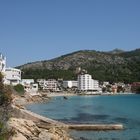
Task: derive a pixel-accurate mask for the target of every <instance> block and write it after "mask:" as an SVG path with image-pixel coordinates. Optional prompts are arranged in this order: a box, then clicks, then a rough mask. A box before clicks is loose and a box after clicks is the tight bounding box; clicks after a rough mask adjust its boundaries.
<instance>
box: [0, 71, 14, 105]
mask: <svg viewBox="0 0 140 140" xmlns="http://www.w3.org/2000/svg"><path fill="white" fill-rule="evenodd" d="M11 95H12V90H11V87H10V86H5V85H4V84H3V75H2V74H1V73H0V105H3V104H6V105H7V104H9V103H11V101H12V96H11Z"/></svg>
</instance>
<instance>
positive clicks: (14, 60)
mask: <svg viewBox="0 0 140 140" xmlns="http://www.w3.org/2000/svg"><path fill="white" fill-rule="evenodd" d="M114 48H119V49H123V50H126V51H127V50H128V51H129V50H133V49H136V48H140V0H0V52H2V53H3V54H4V55H5V56H6V57H7V62H8V66H18V65H21V64H24V63H27V62H33V61H37V60H46V59H47V60H48V59H52V58H55V57H57V56H60V55H63V54H67V53H71V52H73V51H77V50H99V51H109V50H112V49H114Z"/></svg>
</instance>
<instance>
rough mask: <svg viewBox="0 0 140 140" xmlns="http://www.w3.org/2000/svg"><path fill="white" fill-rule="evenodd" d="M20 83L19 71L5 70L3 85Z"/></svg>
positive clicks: (13, 69)
mask: <svg viewBox="0 0 140 140" xmlns="http://www.w3.org/2000/svg"><path fill="white" fill-rule="evenodd" d="M20 82H21V70H19V69H15V68H10V67H9V68H5V71H4V84H7V85H14V86H15V85H17V84H20Z"/></svg>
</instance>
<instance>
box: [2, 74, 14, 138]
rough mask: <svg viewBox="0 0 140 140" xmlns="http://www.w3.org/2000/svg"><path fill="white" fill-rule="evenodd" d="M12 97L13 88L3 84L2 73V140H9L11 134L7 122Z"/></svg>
mask: <svg viewBox="0 0 140 140" xmlns="http://www.w3.org/2000/svg"><path fill="white" fill-rule="evenodd" d="M11 95H12V90H11V87H10V86H5V85H4V84H3V75H2V74H1V73H0V140H7V139H8V137H9V135H10V134H11V133H9V132H8V131H7V129H6V128H5V122H6V121H7V120H8V118H9V114H10V110H9V107H10V103H11V101H12V96H11Z"/></svg>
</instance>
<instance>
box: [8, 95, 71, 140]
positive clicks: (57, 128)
mask: <svg viewBox="0 0 140 140" xmlns="http://www.w3.org/2000/svg"><path fill="white" fill-rule="evenodd" d="M49 100H50V97H47V96H46V97H43V96H34V97H29V96H27V95H26V96H25V97H20V96H14V98H13V101H12V104H11V106H12V114H11V117H10V119H9V120H8V122H7V128H8V131H9V132H12V136H11V137H10V140H72V138H70V136H69V134H68V127H67V125H65V124H63V123H61V122H57V121H55V120H52V119H49V118H46V117H43V116H40V115H38V114H35V113H33V112H30V111H28V110H26V108H25V107H24V105H26V104H29V103H35V102H48V101H49ZM44 126H45V127H44Z"/></svg>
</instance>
